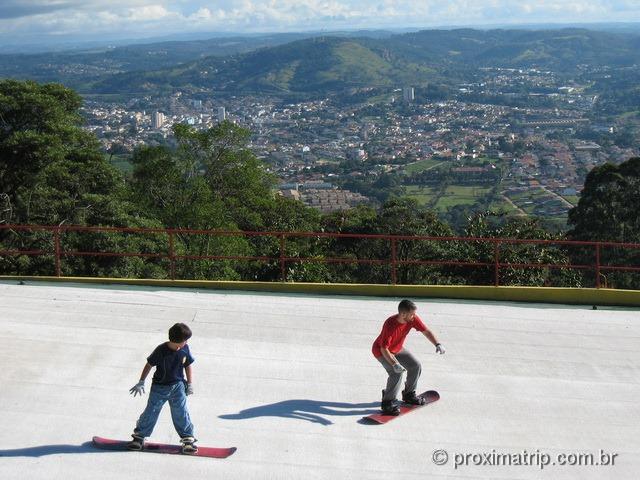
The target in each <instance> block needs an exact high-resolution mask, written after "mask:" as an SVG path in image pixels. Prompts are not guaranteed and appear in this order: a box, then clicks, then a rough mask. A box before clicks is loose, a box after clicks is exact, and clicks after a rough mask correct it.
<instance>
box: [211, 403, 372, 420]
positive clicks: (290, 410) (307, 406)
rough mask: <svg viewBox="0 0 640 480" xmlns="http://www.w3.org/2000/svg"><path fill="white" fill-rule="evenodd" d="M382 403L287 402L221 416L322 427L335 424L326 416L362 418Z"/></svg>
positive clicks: (228, 418)
mask: <svg viewBox="0 0 640 480" xmlns="http://www.w3.org/2000/svg"><path fill="white" fill-rule="evenodd" d="M379 405H380V402H371V403H342V402H323V401H321V400H285V401H283V402H277V403H270V404H269V405H260V406H259V407H252V408H247V409H245V410H242V411H240V412H238V413H232V414H227V415H220V416H219V418H224V419H226V420H246V419H249V418H258V417H282V418H295V419H297V420H306V421H308V422H312V423H319V424H321V425H332V424H333V422H332V421H331V420H329V419H328V418H325V416H339V417H345V416H356V415H359V416H362V415H371V414H372V413H376V412H378V409H377V408H372V407H377V406H379Z"/></svg>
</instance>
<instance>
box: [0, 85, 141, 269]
mask: <svg viewBox="0 0 640 480" xmlns="http://www.w3.org/2000/svg"><path fill="white" fill-rule="evenodd" d="M80 106H81V100H80V97H79V96H78V95H77V94H76V93H75V92H73V91H72V90H69V89H67V88H65V87H63V86H62V85H56V84H47V85H40V84H37V83H35V82H30V81H26V82H19V81H15V80H4V81H0V188H1V192H2V194H1V198H2V205H3V207H4V208H3V210H2V213H3V218H2V219H1V220H2V221H5V222H8V223H22V224H45V225H51V224H55V225H63V224H67V225H68V224H74V225H89V226H97V225H109V226H136V225H144V224H146V223H147V221H146V219H145V218H143V217H136V216H134V215H133V206H132V205H131V204H130V203H129V202H127V201H126V199H125V198H124V183H123V178H122V176H121V175H120V173H119V172H118V171H117V170H116V169H115V168H113V167H112V166H111V165H109V163H108V162H107V161H106V160H105V159H104V155H103V154H102V152H101V151H100V148H99V143H98V141H97V139H96V138H95V137H94V136H93V135H92V134H91V133H89V132H86V131H85V130H83V129H82V120H81V116H80V113H79V108H80ZM0 242H1V243H2V244H4V245H5V246H8V247H11V248H15V249H20V250H36V249H43V250H49V251H53V250H54V246H53V236H52V235H51V234H50V233H47V232H30V231H15V232H5V233H4V234H3V235H2V238H0ZM143 243H144V242H140V241H139V239H136V238H134V237H131V236H126V235H121V234H113V233H97V232H92V233H80V232H67V233H65V234H64V235H62V238H61V244H62V247H63V249H64V250H65V251H80V252H99V253H105V252H117V251H119V250H118V249H119V248H123V247H126V248H127V249H128V251H130V252H135V251H138V250H139V248H143V247H142V244H143ZM147 247H148V245H147ZM145 248H146V247H145ZM149 265H153V262H149ZM1 268H2V270H3V271H5V272H7V273H9V272H12V273H32V274H38V273H42V274H52V273H54V272H53V257H52V256H51V257H29V256H18V257H4V258H3V259H2V265H1ZM114 268H115V269H120V271H121V272H123V273H124V274H126V275H134V276H135V275H136V274H137V273H136V272H138V273H140V272H142V271H143V270H144V271H145V272H146V273H145V275H154V273H153V272H152V270H153V268H152V267H144V268H142V266H141V264H140V262H138V263H137V266H136V261H135V260H133V259H122V258H121V259H116V258H113V257H108V256H100V255H96V256H92V255H86V256H68V257H65V258H64V259H63V265H62V269H63V273H64V274H66V275H109V274H113V269H114Z"/></svg>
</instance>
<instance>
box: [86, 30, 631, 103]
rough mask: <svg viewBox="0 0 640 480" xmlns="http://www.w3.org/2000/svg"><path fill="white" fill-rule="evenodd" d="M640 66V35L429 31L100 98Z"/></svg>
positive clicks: (290, 52)
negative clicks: (492, 71) (499, 70)
mask: <svg viewBox="0 0 640 480" xmlns="http://www.w3.org/2000/svg"><path fill="white" fill-rule="evenodd" d="M638 63H640V36H633V35H628V34H614V33H607V32H597V31H590V30H585V29H564V30H541V31H525V30H489V31H481V30H471V29H461V30H425V31H421V32H416V33H408V34H402V35H394V36H391V37H389V38H386V39H374V38H339V37H317V38H312V39H304V40H299V41H295V42H291V43H287V44H285V45H278V46H272V47H267V48H262V49H258V50H255V51H252V52H248V53H242V54H235V55H231V56H227V57H214V56H209V57H206V58H202V59H198V60H195V61H192V62H189V63H185V64H182V65H179V66H177V67H171V68H166V69H159V70H155V71H141V72H129V73H125V74H119V75H113V76H109V77H107V78H104V79H102V80H100V81H98V82H95V83H93V84H92V85H91V86H90V87H88V90H89V91H91V92H97V93H133V92H154V91H159V90H160V91H170V90H173V89H178V88H179V89H191V90H194V91H198V90H207V91H208V90H211V89H215V90H216V91H217V92H227V93H230V94H235V93H266V94H269V93H285V94H290V93H304V94H307V95H309V94H319V95H324V94H327V93H328V92H336V91H340V90H344V89H346V88H350V87H362V86H365V87H375V86H390V85H395V86H400V85H403V84H412V85H424V84H425V83H428V82H434V81H445V82H449V83H455V82H457V81H460V80H461V79H464V78H465V75H467V74H468V73H469V72H470V71H472V70H474V69H476V68H481V67H504V68H531V67H535V68H539V69H543V70H552V71H555V72H558V73H563V72H566V73H569V72H575V71H576V70H577V69H578V68H580V66H582V65H590V66H591V67H593V66H607V67H610V66H614V67H617V66H627V65H634V64H638Z"/></svg>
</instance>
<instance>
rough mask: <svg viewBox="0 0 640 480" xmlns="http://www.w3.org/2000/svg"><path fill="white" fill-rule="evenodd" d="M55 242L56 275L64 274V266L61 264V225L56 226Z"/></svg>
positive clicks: (54, 232)
mask: <svg viewBox="0 0 640 480" xmlns="http://www.w3.org/2000/svg"><path fill="white" fill-rule="evenodd" d="M53 244H54V246H55V251H56V255H55V257H56V277H61V276H62V267H61V266H60V226H59V225H58V226H57V227H55V228H54V230H53Z"/></svg>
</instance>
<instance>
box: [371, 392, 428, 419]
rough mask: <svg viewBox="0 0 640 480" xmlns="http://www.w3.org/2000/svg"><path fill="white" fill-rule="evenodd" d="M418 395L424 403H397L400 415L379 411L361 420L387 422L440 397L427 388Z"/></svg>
mask: <svg viewBox="0 0 640 480" xmlns="http://www.w3.org/2000/svg"><path fill="white" fill-rule="evenodd" d="M418 396H419V397H422V398H424V399H425V400H426V403H425V404H424V405H409V404H407V403H403V402H400V404H399V405H398V407H399V408H400V415H384V414H383V413H382V412H380V413H374V414H373V415H369V416H368V417H364V418H363V420H364V421H365V422H366V423H379V424H382V423H387V422H390V421H391V420H393V419H394V418H398V417H401V416H402V415H404V414H405V413H409V412H412V411H414V410H417V409H418V408H422V407H424V406H426V405H429V404H430V403H433V402H435V401H437V400H438V399H439V398H440V394H439V393H438V392H436V391H435V390H429V391H427V392H424V393H421V394H420V395H418Z"/></svg>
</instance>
